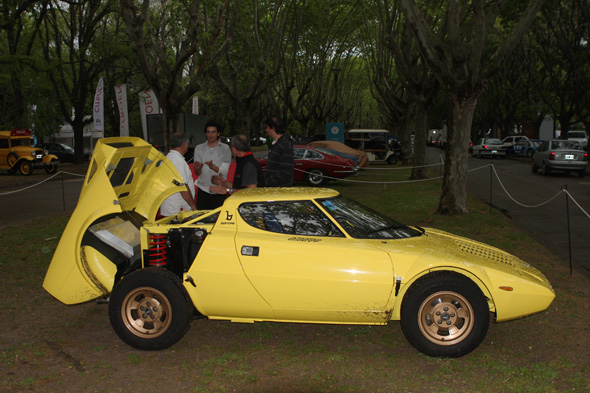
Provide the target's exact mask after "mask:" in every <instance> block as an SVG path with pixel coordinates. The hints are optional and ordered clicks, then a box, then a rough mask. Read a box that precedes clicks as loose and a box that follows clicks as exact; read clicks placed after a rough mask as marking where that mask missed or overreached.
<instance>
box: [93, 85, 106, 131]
mask: <svg viewBox="0 0 590 393" xmlns="http://www.w3.org/2000/svg"><path fill="white" fill-rule="evenodd" d="M102 84H103V77H102V76H101V77H100V79H99V80H98V86H96V93H95V94H94V104H93V106H92V117H93V118H94V130H95V131H96V132H104V94H103V93H104V91H103V89H102Z"/></svg>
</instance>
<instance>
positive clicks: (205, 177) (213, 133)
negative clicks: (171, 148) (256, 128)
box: [194, 120, 231, 210]
mask: <svg viewBox="0 0 590 393" xmlns="http://www.w3.org/2000/svg"><path fill="white" fill-rule="evenodd" d="M205 137H206V138H207V142H204V143H201V144H200V145H197V147H195V163H194V170H195V173H196V174H197V175H199V178H198V179H197V187H199V194H198V195H197V209H198V210H211V209H216V208H218V207H219V206H221V205H223V201H224V200H225V197H224V196H223V195H218V194H212V193H211V191H210V190H209V189H210V188H211V186H212V185H213V176H219V175H221V176H223V177H224V178H225V177H227V171H228V170H229V164H230V163H231V151H230V150H229V146H228V145H226V144H225V143H221V142H220V141H219V138H221V125H220V124H219V123H217V122H216V121H212V120H210V121H208V122H207V124H205Z"/></svg>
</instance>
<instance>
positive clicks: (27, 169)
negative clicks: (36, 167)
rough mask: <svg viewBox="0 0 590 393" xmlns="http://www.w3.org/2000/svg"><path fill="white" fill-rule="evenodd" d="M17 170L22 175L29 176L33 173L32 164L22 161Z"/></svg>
mask: <svg viewBox="0 0 590 393" xmlns="http://www.w3.org/2000/svg"><path fill="white" fill-rule="evenodd" d="M18 169H19V171H20V173H21V174H22V175H24V176H29V175H30V174H32V173H33V164H31V162H30V161H27V160H22V161H21V163H20V165H19V167H18Z"/></svg>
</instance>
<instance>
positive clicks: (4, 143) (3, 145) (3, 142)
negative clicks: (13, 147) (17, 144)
mask: <svg viewBox="0 0 590 393" xmlns="http://www.w3.org/2000/svg"><path fill="white" fill-rule="evenodd" d="M7 148H8V139H0V149H7Z"/></svg>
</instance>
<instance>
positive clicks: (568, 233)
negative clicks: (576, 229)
mask: <svg viewBox="0 0 590 393" xmlns="http://www.w3.org/2000/svg"><path fill="white" fill-rule="evenodd" d="M561 190H562V191H563V192H564V193H565V212H566V214H567V241H568V250H569V254H570V255H569V256H570V276H571V275H572V274H574V271H573V266H572V234H571V230H570V205H569V198H570V196H569V193H568V192H567V184H566V185H565V186H563V187H561Z"/></svg>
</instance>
